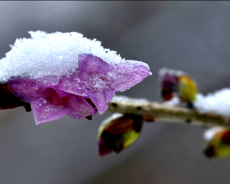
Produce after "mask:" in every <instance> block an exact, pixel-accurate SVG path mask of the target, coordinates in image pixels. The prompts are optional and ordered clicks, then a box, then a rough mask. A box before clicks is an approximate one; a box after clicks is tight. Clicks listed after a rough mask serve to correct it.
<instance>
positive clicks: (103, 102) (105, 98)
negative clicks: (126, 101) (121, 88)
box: [87, 89, 115, 114]
mask: <svg viewBox="0 0 230 184" xmlns="http://www.w3.org/2000/svg"><path fill="white" fill-rule="evenodd" d="M114 95H115V91H114V90H113V89H105V90H104V91H102V92H100V91H94V92H93V91H88V92H87V96H88V97H89V98H90V100H91V101H92V102H93V103H94V104H95V106H96V107H97V110H98V112H99V113H100V114H103V113H104V112H105V111H106V110H107V108H108V103H109V102H110V101H111V100H112V98H113V96H114Z"/></svg>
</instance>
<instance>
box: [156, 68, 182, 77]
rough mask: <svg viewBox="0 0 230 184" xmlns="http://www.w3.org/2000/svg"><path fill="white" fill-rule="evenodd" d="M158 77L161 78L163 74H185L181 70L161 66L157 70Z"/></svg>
mask: <svg viewBox="0 0 230 184" xmlns="http://www.w3.org/2000/svg"><path fill="white" fill-rule="evenodd" d="M158 74H159V78H160V79H161V78H162V76H165V75H166V74H167V75H169V76H181V75H185V73H184V72H183V71H181V70H174V69H169V68H162V69H160V71H159V73H158Z"/></svg>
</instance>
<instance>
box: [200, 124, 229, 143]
mask: <svg viewBox="0 0 230 184" xmlns="http://www.w3.org/2000/svg"><path fill="white" fill-rule="evenodd" d="M223 130H225V128H223V127H219V126H216V127H212V128H209V129H208V130H206V131H205V132H204V139H205V140H206V141H211V140H212V139H213V138H214V136H215V135H216V133H218V132H221V131H223Z"/></svg>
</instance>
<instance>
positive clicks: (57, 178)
mask: <svg viewBox="0 0 230 184" xmlns="http://www.w3.org/2000/svg"><path fill="white" fill-rule="evenodd" d="M229 9H230V2H218V1H212V2H196V1H194V2H183V1H180V2H167V1H157V2H131V1H129V2H128V1H127V2H112V1H111V2H106V1H104V2H83V1H82V2H80V1H79V2H45V1H43V2H42V1H41V2H29V1H25V2H16V1H15V2H4V1H2V2H0V25H1V28H0V57H1V58H2V57H4V56H5V53H6V52H8V51H9V50H10V47H9V45H10V44H13V43H14V41H15V39H16V38H22V37H27V38H28V37H29V34H28V31H36V30H43V31H46V32H48V33H51V32H55V31H60V32H73V31H76V32H80V33H83V34H84V35H85V36H86V37H88V38H91V39H93V38H97V39H98V40H100V41H102V45H103V46H104V47H106V48H110V49H112V50H116V51H117V52H118V53H119V54H121V56H122V57H124V58H127V59H134V60H140V61H144V62H146V63H148V64H149V65H150V68H151V71H152V73H153V75H152V76H151V77H148V78H147V79H145V80H144V81H143V82H142V83H140V84H138V85H136V86H135V87H133V88H132V89H130V90H128V91H126V92H124V93H122V95H127V96H130V97H137V98H139V97H145V98H148V99H149V100H154V101H161V99H160V96H159V94H158V89H157V73H158V71H159V69H161V68H162V67H168V68H172V69H180V70H184V71H186V72H187V73H188V74H189V75H190V76H192V77H193V78H194V79H195V80H196V81H197V83H198V86H199V90H200V92H201V93H204V94H207V93H209V92H213V91H215V90H217V89H221V88H224V87H229V86H230V82H229V78H230V72H229V71H230V69H229V68H230V52H229V51H230V24H229V22H230V11H229ZM109 115H110V114H109V113H106V114H104V115H103V116H100V115H95V116H94V117H93V120H92V121H89V120H74V119H71V118H69V117H64V118H62V119H60V120H59V121H55V122H49V123H45V124H41V125H39V126H36V125H35V123H34V120H33V115H32V113H26V112H25V111H24V109H23V108H17V109H13V110H7V111H1V112H0V121H1V123H0V184H15V183H20V184H117V183H119V184H126V183H131V184H139V183H142V184H150V183H151V184H152V183H154V184H169V183H170V184H185V183H186V184H194V183H196V184H216V183H220V184H222V183H228V182H229V181H230V175H229V172H230V160H227V159H225V160H212V161H210V160H208V159H206V158H204V157H203V155H202V149H203V144H204V141H203V130H202V129H201V128H198V127H192V126H188V125H179V124H166V123H155V124H145V126H144V129H143V131H142V135H141V137H140V139H139V140H138V142H137V143H136V144H135V145H134V146H132V147H130V148H129V149H127V150H125V151H124V152H122V153H121V154H119V155H116V154H112V155H108V156H107V157H105V158H104V159H100V158H99V156H98V150H97V139H96V137H97V130H98V127H99V125H100V123H101V122H102V121H103V120H104V119H105V118H106V117H108V116H109Z"/></svg>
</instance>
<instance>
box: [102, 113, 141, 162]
mask: <svg viewBox="0 0 230 184" xmlns="http://www.w3.org/2000/svg"><path fill="white" fill-rule="evenodd" d="M142 124H143V119H142V117H141V116H137V115H132V114H125V115H123V114H119V113H116V114H113V115H112V116H111V117H109V118H107V119H106V120H104V121H103V122H102V124H101V126H100V127H99V133H98V139H99V142H98V145H99V155H100V157H101V158H102V157H104V156H105V155H107V154H109V153H111V152H115V153H120V152H121V151H123V150H124V149H125V148H127V147H129V146H131V145H132V144H133V143H135V142H136V140H137V139H138V138H139V136H140V133H141V128H142Z"/></svg>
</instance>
